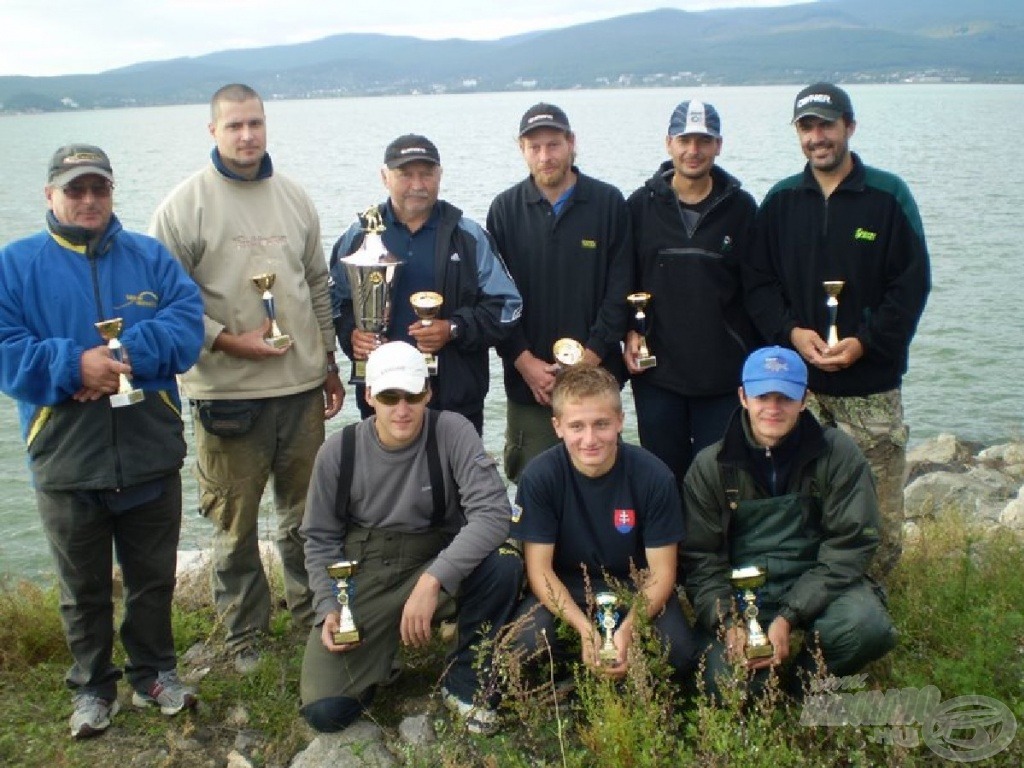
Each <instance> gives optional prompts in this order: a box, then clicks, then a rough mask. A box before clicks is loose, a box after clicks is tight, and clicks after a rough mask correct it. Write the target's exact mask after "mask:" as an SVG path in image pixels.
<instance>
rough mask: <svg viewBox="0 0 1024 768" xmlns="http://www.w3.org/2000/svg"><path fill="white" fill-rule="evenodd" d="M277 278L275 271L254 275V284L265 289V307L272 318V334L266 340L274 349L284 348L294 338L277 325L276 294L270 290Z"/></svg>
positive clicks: (262, 289) (261, 289)
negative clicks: (282, 331)
mask: <svg viewBox="0 0 1024 768" xmlns="http://www.w3.org/2000/svg"><path fill="white" fill-rule="evenodd" d="M275 280H277V275H276V274H274V273H273V272H264V273H263V274H261V275H253V276H252V282H253V285H255V286H256V289H257V290H260V291H263V309H265V310H266V312H267V317H269V318H270V335H269V336H268V337H267V338H265V339H264V341H265V342H267V344H269V345H270V346H272V347H273V348H274V349H284V348H285V347H287V346H288V345H289V344H291V343H292V338H291V336H286V335H285V334H283V333H281V329H280V328H279V327H278V325H277V310H276V308H275V307H274V294H272V293H271V292H270V289H271V288H273V287H274V281H275Z"/></svg>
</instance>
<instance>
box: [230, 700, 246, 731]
mask: <svg viewBox="0 0 1024 768" xmlns="http://www.w3.org/2000/svg"><path fill="white" fill-rule="evenodd" d="M224 724H225V725H227V726H229V727H231V728H244V727H245V726H247V725H248V724H249V710H247V709H246V708H245V707H244V706H243V705H242V704H236V705H235V706H233V707H232V708H231V709H230V710H229V711H228V714H227V717H225V718H224Z"/></svg>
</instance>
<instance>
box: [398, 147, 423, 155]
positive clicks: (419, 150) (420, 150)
mask: <svg viewBox="0 0 1024 768" xmlns="http://www.w3.org/2000/svg"><path fill="white" fill-rule="evenodd" d="M410 152H414V153H418V154H421V155H424V154H426V152H427V150H426V149H425V148H424V147H406V148H405V149H403V150H400V151H399V153H398V154H400V155H408V154H409V153H410Z"/></svg>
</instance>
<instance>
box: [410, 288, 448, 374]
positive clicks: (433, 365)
mask: <svg viewBox="0 0 1024 768" xmlns="http://www.w3.org/2000/svg"><path fill="white" fill-rule="evenodd" d="M409 303H410V304H412V311H413V312H415V313H416V317H418V318H419V319H420V323H422V324H423V325H430V324H431V323H433V322H434V320H436V319H437V314H438V313H439V312H440V311H441V305H442V304H443V303H444V297H443V296H441V294H440V293H437V292H436V291H417V292H416V293H414V294H413V295H412V296H410V297H409ZM423 359H424V360H425V361H426V363H427V373H429V374H430V375H431V376H437V356H436V355H434V354H432V353H430V352H424V353H423Z"/></svg>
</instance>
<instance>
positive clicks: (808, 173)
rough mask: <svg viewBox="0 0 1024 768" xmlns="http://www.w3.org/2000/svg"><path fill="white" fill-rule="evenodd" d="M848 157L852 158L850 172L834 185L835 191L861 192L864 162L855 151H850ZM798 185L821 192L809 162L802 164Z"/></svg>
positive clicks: (864, 182)
mask: <svg viewBox="0 0 1024 768" xmlns="http://www.w3.org/2000/svg"><path fill="white" fill-rule="evenodd" d="M850 157H851V158H852V159H853V168H851V169H850V172H849V173H848V174H846V178H844V179H843V180H842V181H841V182H839V186H838V187H836V192H839V191H851V192H863V191H864V189H865V187H866V186H867V178H866V176H867V175H866V174H865V172H864V163H863V162H862V161H861V159H860V156H859V155H858V154H857V153H856V152H850ZM800 186H801V187H802V188H803V189H809V190H811V191H813V192H817V193H818V194H819V195H820V194H821V185H819V184H818V180H817V179H816V178H814V172H813V171H812V170H811V164H810V163H806V164H805V165H804V172H803V178H802V179H801V180H800ZM833 194H834V193H833Z"/></svg>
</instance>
